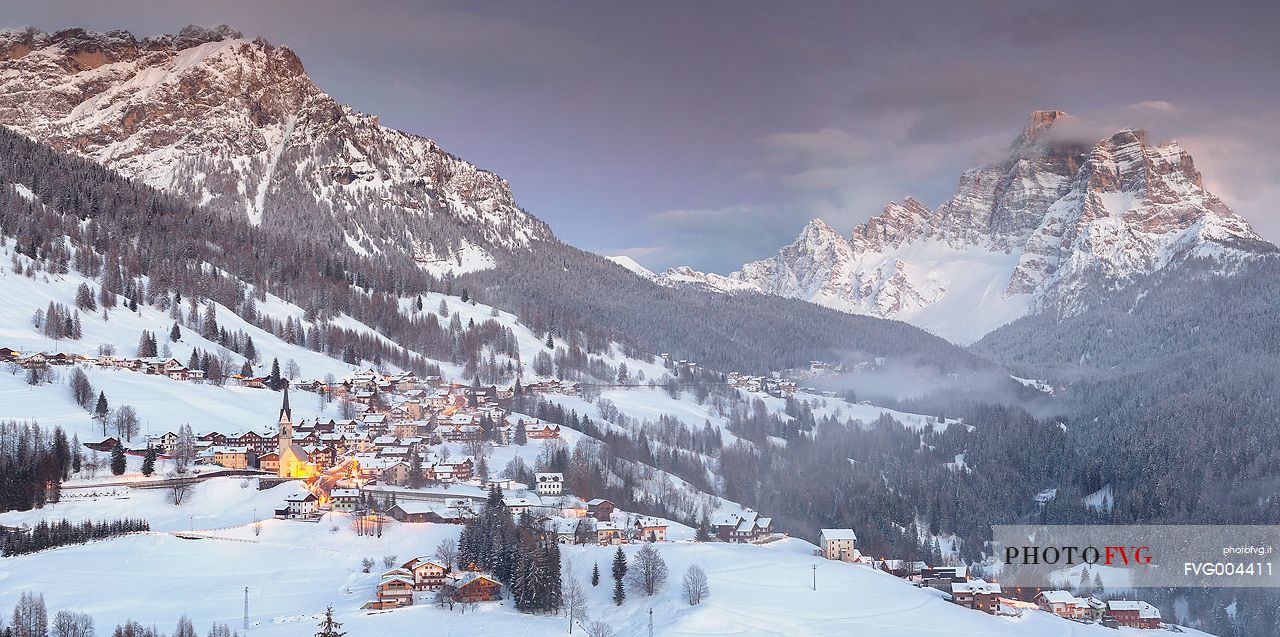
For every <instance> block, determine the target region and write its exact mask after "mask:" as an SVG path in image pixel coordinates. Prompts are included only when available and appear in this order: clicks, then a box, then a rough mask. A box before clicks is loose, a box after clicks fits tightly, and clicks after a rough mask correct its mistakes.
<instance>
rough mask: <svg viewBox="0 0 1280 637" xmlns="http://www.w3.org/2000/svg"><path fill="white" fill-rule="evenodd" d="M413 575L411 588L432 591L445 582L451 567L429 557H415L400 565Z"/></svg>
mask: <svg viewBox="0 0 1280 637" xmlns="http://www.w3.org/2000/svg"><path fill="white" fill-rule="evenodd" d="M401 568H403V569H404V570H406V571H408V572H409V573H411V574H412V575H413V588H414V590H419V591H434V590H436V589H438V588H440V587H441V586H443V585H445V584H447V583H448V582H449V579H450V572H451V571H452V569H451V568H450V567H448V566H445V565H443V564H441V563H439V562H437V561H435V560H434V559H432V558H429V557H425V556H423V557H415V558H413V559H411V560H409V561H408V562H405V563H404V566H402V567H401Z"/></svg>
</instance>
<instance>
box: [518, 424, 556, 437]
mask: <svg viewBox="0 0 1280 637" xmlns="http://www.w3.org/2000/svg"><path fill="white" fill-rule="evenodd" d="M524 435H525V437H526V438H529V439H530V440H539V439H542V440H545V439H548V438H559V437H560V425H557V424H554V423H547V422H539V423H533V424H526V425H525V426H524Z"/></svg>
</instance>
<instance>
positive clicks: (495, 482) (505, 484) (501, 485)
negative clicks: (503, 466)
mask: <svg viewBox="0 0 1280 637" xmlns="http://www.w3.org/2000/svg"><path fill="white" fill-rule="evenodd" d="M480 486H481V487H482V488H484V489H485V490H488V489H492V488H494V487H497V488H498V489H499V490H501V491H511V490H513V489H515V488H516V481H515V480H512V479H510V478H489V479H488V480H485V481H484V482H482V483H480Z"/></svg>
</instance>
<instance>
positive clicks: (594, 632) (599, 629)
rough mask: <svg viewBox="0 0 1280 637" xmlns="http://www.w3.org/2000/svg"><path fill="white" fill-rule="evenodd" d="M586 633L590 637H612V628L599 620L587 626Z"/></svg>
mask: <svg viewBox="0 0 1280 637" xmlns="http://www.w3.org/2000/svg"><path fill="white" fill-rule="evenodd" d="M587 632H588V633H590V634H591V637H613V627H612V626H610V625H609V624H606V623H605V622H604V621H603V620H599V619H597V620H595V621H593V622H591V623H590V624H587Z"/></svg>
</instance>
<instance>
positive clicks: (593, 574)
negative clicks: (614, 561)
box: [591, 562, 600, 586]
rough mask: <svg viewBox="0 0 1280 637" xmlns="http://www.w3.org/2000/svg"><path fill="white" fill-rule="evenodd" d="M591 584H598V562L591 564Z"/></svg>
mask: <svg viewBox="0 0 1280 637" xmlns="http://www.w3.org/2000/svg"><path fill="white" fill-rule="evenodd" d="M591 585H592V586H599V585H600V563H599V562H596V563H595V564H592V565H591Z"/></svg>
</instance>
